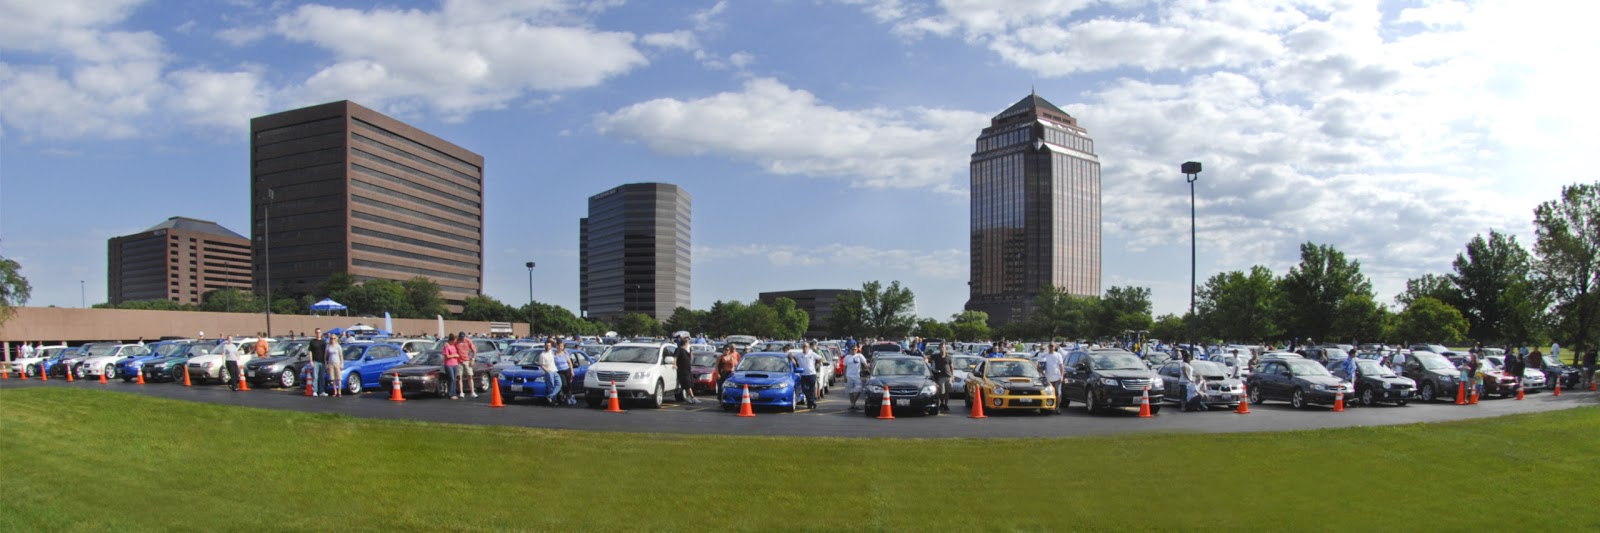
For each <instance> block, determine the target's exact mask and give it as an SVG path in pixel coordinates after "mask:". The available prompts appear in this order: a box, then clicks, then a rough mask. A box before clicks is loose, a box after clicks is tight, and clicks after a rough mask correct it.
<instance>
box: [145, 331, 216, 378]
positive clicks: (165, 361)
mask: <svg viewBox="0 0 1600 533" xmlns="http://www.w3.org/2000/svg"><path fill="white" fill-rule="evenodd" d="M215 349H217V343H216V341H214V340H210V341H205V340H197V341H194V342H191V343H189V344H188V345H186V346H184V349H183V350H182V351H177V352H174V353H172V354H169V355H167V356H166V357H157V358H155V359H151V360H149V361H146V362H145V363H144V380H145V381H183V373H184V369H185V368H187V365H188V364H189V360H190V359H193V358H195V357H197V356H201V355H205V354H208V353H211V351H212V350H215ZM190 381H193V379H191V380H190Z"/></svg>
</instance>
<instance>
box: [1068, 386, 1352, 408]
mask: <svg viewBox="0 0 1600 533" xmlns="http://www.w3.org/2000/svg"><path fill="white" fill-rule="evenodd" d="M1165 393H1166V390H1165V389H1163V390H1152V391H1150V405H1152V406H1154V405H1160V404H1161V402H1164V401H1166V399H1167V397H1166V394H1165ZM1099 399H1100V401H1101V405H1104V406H1106V407H1138V406H1139V404H1140V403H1143V402H1142V400H1143V399H1144V391H1143V390H1137V391H1130V390H1127V389H1123V388H1121V387H1118V388H1116V389H1104V390H1103V392H1101V393H1100V395H1099ZM1329 401H1330V402H1331V401H1332V400H1329Z"/></svg>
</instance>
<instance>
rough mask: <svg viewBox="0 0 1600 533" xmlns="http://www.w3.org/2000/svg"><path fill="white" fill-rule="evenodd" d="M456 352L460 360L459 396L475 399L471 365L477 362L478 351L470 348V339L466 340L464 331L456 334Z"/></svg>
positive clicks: (475, 393) (476, 391)
mask: <svg viewBox="0 0 1600 533" xmlns="http://www.w3.org/2000/svg"><path fill="white" fill-rule="evenodd" d="M456 352H458V353H460V355H459V356H457V357H460V358H461V371H460V375H461V383H462V387H463V388H462V389H461V394H462V395H463V396H466V395H469V394H470V395H471V396H472V397H473V398H477V397H478V389H477V388H476V387H474V386H473V385H472V383H473V382H472V363H473V361H477V360H478V349H477V348H475V347H473V346H472V339H469V338H467V332H465V331H463V332H460V333H457V334H456Z"/></svg>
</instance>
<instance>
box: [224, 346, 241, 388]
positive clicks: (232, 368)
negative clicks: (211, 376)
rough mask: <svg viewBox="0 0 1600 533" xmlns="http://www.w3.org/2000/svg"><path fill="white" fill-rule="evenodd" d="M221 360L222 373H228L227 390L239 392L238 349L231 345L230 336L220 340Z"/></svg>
mask: <svg viewBox="0 0 1600 533" xmlns="http://www.w3.org/2000/svg"><path fill="white" fill-rule="evenodd" d="M222 360H223V362H224V363H225V367H224V369H223V371H224V372H227V373H228V388H229V389H232V390H239V378H240V377H241V374H239V347H237V346H234V345H233V336H232V335H228V336H225V337H223V338H222Z"/></svg>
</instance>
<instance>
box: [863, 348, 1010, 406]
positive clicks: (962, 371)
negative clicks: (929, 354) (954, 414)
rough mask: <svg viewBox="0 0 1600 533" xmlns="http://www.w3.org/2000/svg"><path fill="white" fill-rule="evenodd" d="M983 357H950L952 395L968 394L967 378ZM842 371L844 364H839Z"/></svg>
mask: <svg viewBox="0 0 1600 533" xmlns="http://www.w3.org/2000/svg"><path fill="white" fill-rule="evenodd" d="M982 360H983V358H982V357H978V356H976V355H956V356H951V357H950V366H951V368H953V369H954V371H953V372H951V374H950V397H951V398H963V397H966V395H967V379H968V378H969V377H970V376H971V375H972V370H973V367H976V366H978V362H979V361H982ZM839 367H840V369H841V371H842V369H843V368H844V365H839Z"/></svg>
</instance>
